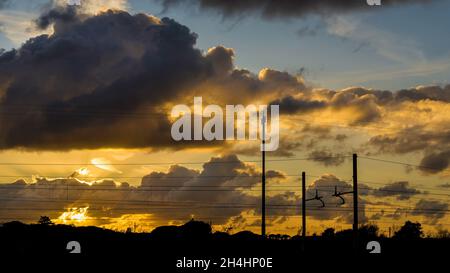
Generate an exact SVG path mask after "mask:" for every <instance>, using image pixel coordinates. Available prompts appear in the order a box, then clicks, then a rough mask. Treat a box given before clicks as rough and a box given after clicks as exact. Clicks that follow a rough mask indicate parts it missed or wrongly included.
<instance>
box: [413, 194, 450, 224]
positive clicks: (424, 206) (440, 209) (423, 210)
mask: <svg viewBox="0 0 450 273" xmlns="http://www.w3.org/2000/svg"><path fill="white" fill-rule="evenodd" d="M447 210H448V204H447V203H446V202H440V201H433V200H424V199H422V200H420V201H419V202H417V203H416V206H415V207H414V210H413V212H412V214H413V215H422V216H424V217H425V218H427V219H429V220H431V221H432V222H436V221H438V220H439V219H441V218H443V217H445V215H446V213H447Z"/></svg>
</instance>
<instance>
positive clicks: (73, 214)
mask: <svg viewBox="0 0 450 273" xmlns="http://www.w3.org/2000/svg"><path fill="white" fill-rule="evenodd" d="M88 209H89V207H82V208H68V209H67V211H66V212H63V213H62V214H61V215H60V216H59V217H58V220H59V221H62V222H63V223H67V222H84V221H86V220H87V219H88V216H87V211H88Z"/></svg>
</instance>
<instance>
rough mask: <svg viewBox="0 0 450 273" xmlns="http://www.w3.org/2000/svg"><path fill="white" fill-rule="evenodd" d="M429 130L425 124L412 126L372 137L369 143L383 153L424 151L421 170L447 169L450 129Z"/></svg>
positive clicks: (449, 157) (420, 164) (430, 171)
mask: <svg viewBox="0 0 450 273" xmlns="http://www.w3.org/2000/svg"><path fill="white" fill-rule="evenodd" d="M445 126H446V125H445V124H443V126H440V127H442V129H439V130H433V131H432V130H427V129H426V128H425V127H424V126H411V127H409V128H405V129H401V130H399V131H398V132H396V133H393V134H381V135H377V136H374V137H372V138H370V140H369V141H368V144H369V145H370V146H372V147H375V148H376V149H377V150H378V152H381V153H395V154H406V153H411V152H419V151H423V153H424V154H423V157H422V159H421V162H420V163H419V167H417V168H418V169H419V170H421V171H422V172H424V173H438V172H441V171H444V170H446V169H447V168H448V167H449V162H450V146H449V144H450V130H449V129H448V128H446V127H445Z"/></svg>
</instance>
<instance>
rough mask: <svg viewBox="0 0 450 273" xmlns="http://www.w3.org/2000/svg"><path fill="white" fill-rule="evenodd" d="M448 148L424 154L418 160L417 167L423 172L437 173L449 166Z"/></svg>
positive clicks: (449, 151) (449, 154) (449, 152)
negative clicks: (418, 164)
mask: <svg viewBox="0 0 450 273" xmlns="http://www.w3.org/2000/svg"><path fill="white" fill-rule="evenodd" d="M449 164H450V150H445V151H440V152H433V153H429V154H426V155H425V156H424V157H423V158H422V160H421V161H420V167H419V169H420V170H421V171H423V172H425V173H438V172H441V171H443V170H445V169H447V168H448V167H449Z"/></svg>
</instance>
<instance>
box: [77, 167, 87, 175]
mask: <svg viewBox="0 0 450 273" xmlns="http://www.w3.org/2000/svg"><path fill="white" fill-rule="evenodd" d="M77 172H78V174H79V175H82V176H86V175H88V174H89V170H88V169H87V168H81V169H79V170H78V171H77Z"/></svg>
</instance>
